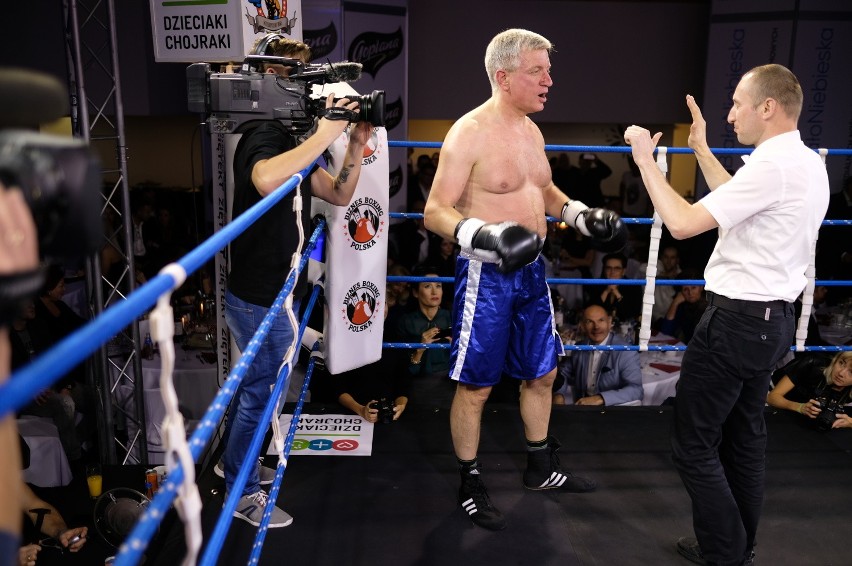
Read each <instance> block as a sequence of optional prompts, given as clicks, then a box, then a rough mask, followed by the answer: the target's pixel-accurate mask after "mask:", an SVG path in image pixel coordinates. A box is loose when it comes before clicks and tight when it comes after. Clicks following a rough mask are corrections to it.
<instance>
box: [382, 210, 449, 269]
mask: <svg viewBox="0 0 852 566" xmlns="http://www.w3.org/2000/svg"><path fill="white" fill-rule="evenodd" d="M425 206H426V202H425V201H422V200H418V201H416V202H415V203H414V204H413V205H412V208H411V210H410V212H412V213H420V214H423V208H424V207H425ZM437 239H438V235H437V234H433V233H432V232H430V231H428V230H427V229H426V224H425V223H424V222H423V217H422V216H421V217H420V218H408V219H406V220H404V221H403V222H400V223H398V224H394V225H393V226H391V228H390V230H389V235H388V246H389V247H390V248H391V253H392V254H393V256H394V257H395V258H396V260H397V261H398V262H399V264H401V265H404V266H405V267H406V268H408V269H413V268H414V266H416V265H420V264H422V263H424V262H425V261H426V259H427V258H428V257H429V250H430V249H432V248H434V247H435V246H434V245H433V244H432V241H433V240H437Z"/></svg>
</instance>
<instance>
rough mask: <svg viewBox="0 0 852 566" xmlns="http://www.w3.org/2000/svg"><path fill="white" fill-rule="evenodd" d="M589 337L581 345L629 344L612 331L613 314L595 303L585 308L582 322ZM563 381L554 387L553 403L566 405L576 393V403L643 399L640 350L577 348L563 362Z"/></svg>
mask: <svg viewBox="0 0 852 566" xmlns="http://www.w3.org/2000/svg"><path fill="white" fill-rule="evenodd" d="M580 325H581V326H582V328H583V330H584V331H585V333H586V336H587V339H586V340H584V341H582V342H579V343H580V344H597V345H617V344H627V342H625V341H624V339H623V338H621V337H620V336H616V335H615V334H613V332H612V316H610V314H609V313H608V312H607V311H606V309H604V308H603V307H602V306H600V305H591V306H589V307H586V309H585V310H584V311H583V320H582V321H581V322H580ZM559 376H560V377H561V378H562V379H563V383H562V384H559V383H558V380H557V383H556V385H557V387H556V388H555V389H554V395H553V402H554V404H557V405H562V404H565V399H566V397H567V396H568V395H569V394H570V393H569V391H571V392H573V397H574V404H576V405H621V404H624V403H630V402H633V403H635V402H636V401H641V400H642V397H643V396H644V390H643V389H642V368H641V367H640V365H639V352H633V351H617V352H610V351H603V350H595V351H582V352H580V351H577V352H574V353H573V355H572V356H570V357H568V358H565V359H564V361H562V362H561V363H560V364H559Z"/></svg>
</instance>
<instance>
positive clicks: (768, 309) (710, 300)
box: [707, 291, 790, 320]
mask: <svg viewBox="0 0 852 566" xmlns="http://www.w3.org/2000/svg"><path fill="white" fill-rule="evenodd" d="M707 304H708V305H713V306H714V307H719V308H720V309H725V310H726V311H733V312H738V313H740V314H747V315H748V316H755V317H757V318H762V319H763V320H769V317H770V316H771V315H772V313H777V312H780V313H781V314H782V315H783V316H786V314H785V313H786V308H787V307H788V306H789V305H790V303H788V302H787V301H782V300H777V301H746V300H744V299H729V298H728V297H725V296H723V295H717V294H716V293H713V292H711V291H707Z"/></svg>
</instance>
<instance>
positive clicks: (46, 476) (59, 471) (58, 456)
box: [17, 415, 71, 487]
mask: <svg viewBox="0 0 852 566" xmlns="http://www.w3.org/2000/svg"><path fill="white" fill-rule="evenodd" d="M17 424H18V432H19V433H20V434H21V436H23V437H24V440H25V441H26V443H27V446H29V447H30V466H29V467H28V468H27V469H26V470H24V481H25V482H27V483H31V484H33V485H37V486H39V487H57V486H60V485H68V484H69V483H71V467H70V466H69V465H68V457H67V456H66V455H65V450H63V449H62V443H61V442H60V441H59V431H58V430H57V429H56V425H55V424H53V421H52V420H51V419H49V418H47V417H35V416H32V415H22V416H21V417H20V418H19V419H18V420H17Z"/></svg>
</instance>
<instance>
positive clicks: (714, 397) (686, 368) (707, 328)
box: [671, 295, 795, 565]
mask: <svg viewBox="0 0 852 566" xmlns="http://www.w3.org/2000/svg"><path fill="white" fill-rule="evenodd" d="M714 302H715V304H714ZM719 305H721V306H719ZM767 308H768V309H769V313H768V314H767V312H766V309H767ZM738 311H739V312H738ZM766 319H768V320H766ZM794 331H795V327H794V313H793V306H792V304H791V303H784V302H780V301H775V302H773V303H766V304H759V303H750V302H747V301H742V302H740V301H731V300H730V299H724V297H718V296H717V297H716V301H714V300H713V296H712V295H711V297H710V305H709V306H708V307H707V310H706V311H705V312H704V315H703V316H702V317H701V320H700V322H699V324H698V327H697V328H696V329H695V334H694V335H693V337H692V339H691V340H690V342H689V347H688V348H687V350H686V353H685V355H684V358H683V366H682V370H681V377H680V382H679V384H678V390H677V396H676V397H675V410H674V428H673V430H672V439H671V441H672V457H673V459H674V463H675V466H676V467H677V469H678V472H679V473H680V476H681V480H682V481H683V484H684V486H685V487H686V490H687V492H688V493H689V496H690V498H691V499H692V514H693V527H694V529H695V536H696V538H697V539H698V542H699V544H700V546H701V551H702V554H703V555H704V558H705V559H706V561H707V563H708V564H714V565H734V564H741V563H742V562H743V560H744V559H745V558H746V557H747V556H748V555H749V553H750V552H751V549H752V547H753V546H754V538H755V534H756V532H757V524H758V521H759V519H760V512H761V509H762V506H763V492H764V475H765V451H766V424H765V422H764V420H763V409H764V406H765V404H766V394H767V391H768V390H769V378H770V376H771V374H772V370H773V369H774V367H775V364H776V363H777V362H778V360H779V359H780V358H781V357H782V356H783V355H784V353H785V352H786V351H787V349H789V347H790V346H791V344H792V342H793V336H794Z"/></svg>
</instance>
